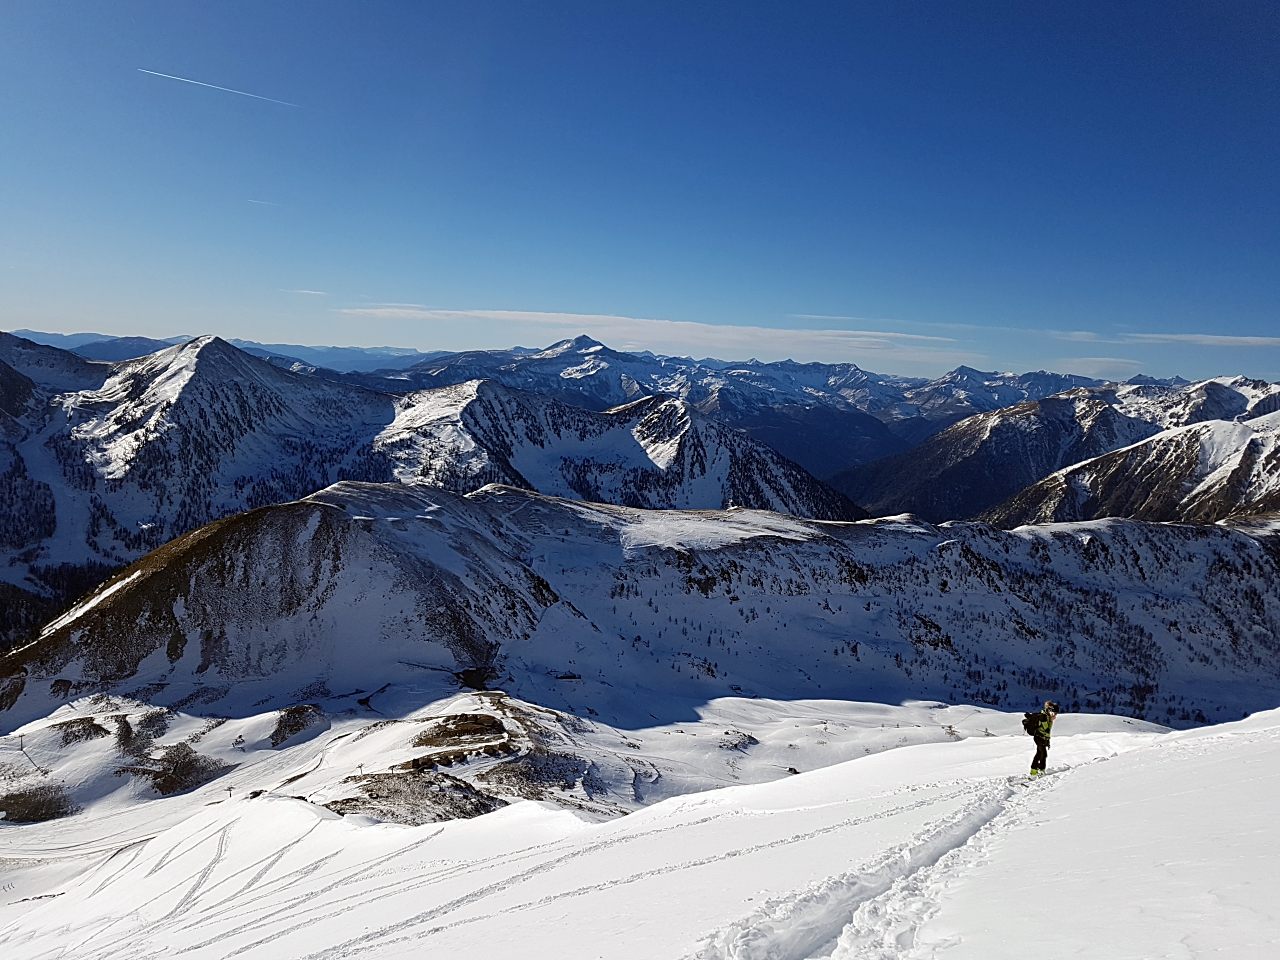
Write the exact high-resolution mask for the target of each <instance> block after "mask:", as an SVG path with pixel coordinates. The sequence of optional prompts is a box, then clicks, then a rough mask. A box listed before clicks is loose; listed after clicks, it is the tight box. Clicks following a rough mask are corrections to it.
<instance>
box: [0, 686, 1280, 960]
mask: <svg viewBox="0 0 1280 960" xmlns="http://www.w3.org/2000/svg"><path fill="white" fill-rule="evenodd" d="M1029 745H1030V741H1029V740H1028V739H1027V738H1025V737H1010V736H1001V737H990V738H987V737H980V738H972V739H966V740H962V741H957V742H944V743H926V744H920V745H915V746H907V747H903V748H901V749H898V750H892V751H888V752H885V753H881V754H875V755H872V756H868V757H864V758H862V759H858V760H854V761H850V762H846V763H842V764H838V765H836V766H832V767H828V768H825V769H821V770H816V771H813V772H811V773H806V774H803V775H801V776H795V777H788V778H786V779H784V780H778V781H775V782H772V783H767V784H756V785H749V786H740V787H731V788H726V789H721V790H713V791H709V792H706V793H701V794H697V795H693V796H686V797H680V798H674V799H670V800H666V801H664V802H662V803H658V804H655V805H653V806H650V807H647V808H645V809H643V810H640V811H638V812H636V813H633V814H631V815H630V816H627V817H623V818H620V819H616V820H612V821H609V822H606V823H599V824H589V823H585V822H583V821H582V820H580V819H579V818H577V817H575V816H573V815H572V814H570V813H568V812H566V811H564V810H561V809H555V808H553V807H551V806H550V805H549V804H542V803H536V802H523V803H515V804H513V805H512V806H510V807H507V808H505V809H502V810H499V811H497V812H495V813H492V814H488V815H486V816H483V817H479V818H477V819H475V820H468V821H454V822H450V823H447V824H433V825H427V826H423V827H399V826H393V825H389V824H379V825H375V824H371V823H370V822H369V821H367V820H363V819H361V818H354V817H350V818H347V819H345V820H344V819H342V818H340V817H338V816H336V815H333V814H330V813H328V812H327V811H325V810H323V809H320V808H317V807H314V806H311V805H308V804H305V803H303V802H301V801H298V800H293V799H290V798H286V797H283V796H279V795H272V794H267V795H264V796H261V797H258V798H256V799H244V798H239V797H237V798H234V799H232V800H230V801H224V802H221V803H210V804H209V805H207V806H202V807H200V808H199V809H198V810H197V811H195V812H194V813H193V814H192V815H191V816H189V817H188V818H186V819H185V820H184V821H182V822H181V823H179V824H178V825H176V826H173V827H171V828H169V829H167V830H164V831H163V832H161V833H159V835H157V836H155V837H154V839H151V840H149V841H146V842H144V843H136V844H134V845H132V846H129V847H127V848H125V849H122V850H120V851H119V852H117V853H116V854H115V855H114V856H110V857H109V858H107V859H104V860H100V861H99V862H98V863H97V864H96V865H95V866H93V867H92V869H90V870H89V871H88V872H87V873H85V874H84V875H82V876H80V877H79V878H76V879H74V880H72V881H70V882H67V883H66V884H65V885H61V886H59V887H58V888H56V889H52V890H51V891H50V892H51V894H52V896H50V898H49V899H47V900H40V901H34V902H28V903H24V904H12V905H9V906H7V907H6V908H4V912H3V914H2V916H3V917H4V920H5V924H6V925H5V926H3V927H2V928H0V946H3V947H4V950H5V954H6V956H13V957H22V958H42V957H69V956H74V957H77V958H81V957H83V958H115V957H121V958H123V957H129V958H145V957H160V956H175V955H182V956H187V955H189V956H192V957H210V958H212V957H232V956H259V957H272V958H275V957H298V958H303V957H306V958H316V960H319V958H338V957H356V956H359V957H362V958H368V957H378V958H390V957H405V958H407V957H461V956H481V957H488V956H492V957H508V956H513V957H514V956H519V957H522V958H543V957H545V958H556V960H571V958H595V957H608V958H631V957H634V958H637V960H640V958H645V960H651V958H660V957H672V958H677V957H685V958H693V957H696V958H699V960H712V958H740V960H746V958H752V960H763V958H770V960H788V958H791V960H805V958H811V957H831V958H843V957H881V958H893V960H899V958H926V957H927V958H938V957H946V958H952V957H955V958H970V957H972V958H983V960H999V958H1003V957H1018V958H1019V960H1022V958H1025V957H1026V956H1027V955H1028V953H1029V952H1032V953H1034V954H1035V955H1037V956H1045V957H1071V956H1081V957H1108V958H1130V957H1132V958H1150V957H1179V958H1181V957H1188V958H1191V957H1200V956H1210V955H1215V956H1230V957H1232V958H1252V957H1258V958H1262V957H1272V956H1275V955H1276V954H1277V951H1278V950H1280V915H1278V913H1277V911H1276V909H1275V907H1274V903H1273V899H1272V897H1271V894H1272V893H1273V891H1274V890H1275V889H1276V888H1277V881H1280V867H1277V866H1276V864H1275V862H1274V859H1273V858H1272V857H1271V856H1270V852H1271V851H1272V849H1273V847H1274V843H1273V842H1270V841H1271V840H1272V838H1274V826H1273V807H1274V803H1273V797H1274V795H1275V794H1276V791H1277V787H1280V773H1277V763H1276V761H1277V759H1280V711H1272V712H1269V713H1265V714H1259V715H1256V716H1255V717H1253V718H1251V719H1249V720H1246V721H1242V722H1239V723H1235V724H1228V725H1223V726H1219V727H1209V728H1204V729H1201V730H1197V731H1191V732H1183V733H1172V734H1167V735H1151V734H1128V733H1122V732H1101V733H1085V734H1080V735H1078V736H1065V737H1060V738H1059V739H1058V740H1057V741H1056V742H1055V744H1054V747H1053V750H1052V751H1051V753H1050V766H1051V770H1055V771H1058V772H1056V773H1054V774H1053V775H1051V776H1049V777H1046V778H1044V779H1041V780H1037V781H1028V780H1027V779H1026V778H1025V777H1023V776H1021V773H1022V771H1023V770H1025V768H1026V767H1027V761H1028V759H1029V756H1030V750H1029V749H1028V747H1029ZM16 829H21V828H5V829H4V831H0V842H2V841H3V840H4V839H6V835H7V834H8V832H9V831H10V830H16Z"/></svg>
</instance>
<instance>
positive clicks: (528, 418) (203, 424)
mask: <svg viewBox="0 0 1280 960" xmlns="http://www.w3.org/2000/svg"><path fill="white" fill-rule="evenodd" d="M0 364H3V366H0V406H2V411H3V412H0V418H3V419H0V493H3V494H4V499H3V500H2V501H0V551H2V552H3V555H5V556H7V558H8V560H9V563H7V564H5V565H3V566H2V567H0V595H3V597H4V599H5V604H4V610H5V612H4V615H3V617H0V631H2V633H0V641H3V640H12V639H16V638H18V637H21V636H24V635H25V634H26V633H28V632H29V631H30V630H31V629H32V628H34V627H35V626H36V625H38V623H40V622H43V620H46V619H48V618H49V617H50V616H52V615H53V611H54V610H55V609H57V608H58V605H59V604H63V605H65V603H66V602H67V601H69V600H70V599H72V598H73V597H74V596H75V595H77V594H78V593H79V592H81V591H82V590H84V589H87V588H88V587H90V586H92V585H93V584H95V583H97V582H99V581H100V579H101V577H102V576H104V575H105V574H106V573H108V572H109V571H110V570H111V569H113V568H114V567H116V566H119V565H120V564H123V563H127V562H129V561H132V560H134V559H136V558H138V557H140V556H142V555H143V554H144V553H146V552H147V551H148V550H151V549H154V548H155V547H157V546H159V545H160V544H162V543H165V542H167V541H168V540H170V539H172V538H173V537H174V536H177V535H179V534H182V533H185V532H187V531H189V530H192V529H194V528H196V527H198V526H200V525H202V524H204V523H208V522H209V521H211V520H214V519H217V518H219V517H223V516H228V515H230V514H233V513H236V512H239V511H242V510H245V509H251V508H253V507H257V506H262V505H265V504H271V503H281V502H287V501H290V500H293V499H296V498H298V497H302V496H305V495H307V494H308V493H311V492H313V491H315V490H319V489H321V488H323V487H325V486H327V485H328V484H330V483H332V482H334V481H337V480H340V479H357V480H371V481H390V480H395V479H397V478H399V479H401V480H404V481H406V482H427V483H438V484H442V485H444V486H446V487H448V488H449V489H452V490H455V491H457V492H467V491H469V490H474V489H476V488H477V487H479V486H482V485H484V484H485V483H487V482H490V481H492V480H501V481H502V482H505V483H510V484H514V485H517V486H525V487H532V486H534V485H535V484H544V485H549V486H548V492H552V493H556V494H561V495H564V496H571V497H590V498H595V499H600V498H604V499H610V500H616V502H620V503H628V504H634V505H642V506H670V507H712V508H718V507H722V506H725V505H727V504H728V503H730V502H736V503H739V504H742V505H745V506H751V507H759V508H766V509H775V510H781V511H785V512H789V513H796V514H801V515H806V516H816V517H822V518H827V519H854V518H856V517H859V516H862V515H863V514H861V513H860V512H859V511H858V509H857V508H856V507H855V506H854V505H853V504H851V503H850V502H849V501H848V500H847V499H845V498H844V497H843V496H842V495H841V494H838V493H836V492H834V491H832V490H830V489H829V488H827V487H824V486H823V485H822V484H820V483H818V482H817V481H816V480H814V479H813V478H812V477H810V476H809V475H807V474H806V473H805V472H804V471H803V470H801V469H800V468H798V467H796V466H795V465H794V464H792V463H790V462H788V461H786V460H784V459H783V458H781V457H779V456H778V455H777V454H775V453H774V452H773V451H772V450H770V449H769V448H767V447H765V446H763V445H761V444H758V443H756V442H754V441H752V440H751V439H750V438H748V437H746V436H744V435H742V434H740V433H736V432H734V431H730V430H728V429H726V428H724V427H723V426H721V425H719V424H714V423H708V422H706V421H705V420H704V418H702V417H700V416H699V415H698V414H697V413H696V412H694V411H693V410H691V409H690V408H689V407H688V406H687V405H686V404H683V403H682V402H681V401H678V400H658V399H654V400H648V401H645V402H643V403H641V404H639V405H632V406H630V407H628V408H627V409H626V410H625V411H620V412H617V413H593V412H590V411H586V410H583V409H582V408H580V407H566V406H564V405H562V404H558V403H556V402H555V401H553V400H550V399H547V398H540V397H533V396H529V395H523V394H520V393H519V392H518V391H511V390H505V389H504V388H501V387H496V386H481V385H477V384H470V385H463V386H459V387H456V388H450V389H449V390H448V391H446V394H447V395H443V396H436V395H435V394H434V393H433V392H431V391H425V392H418V393H415V394H412V395H411V396H408V397H399V398H397V397H393V396H391V395H389V394H384V393H377V392H375V391H372V390H368V389H366V388H363V387H359V386H351V385H349V384H340V383H334V382H330V381H326V380H323V379H318V378H315V377H308V376H302V375H298V374H295V373H291V372H289V371H287V370H282V369H280V368H278V367H276V366H274V365H272V364H271V363H269V362H266V361H264V360H260V359H258V358H255V357H252V356H250V355H248V354H246V353H244V352H242V351H240V350H238V349H236V348H235V347H232V346H231V345H230V344H227V343H225V342H223V341H221V340H218V339H216V338H211V337H206V338H201V339H198V340H193V341H190V342H189V343H185V344H181V345H178V346H175V347H170V348H168V349H166V350H163V351H160V352H158V353H155V354H151V355H149V356H146V357H144V358H142V359H140V360H134V361H128V362H124V363H117V364H108V363H94V362H90V361H87V360H85V359H83V358H81V357H79V356H77V355H75V354H71V353H68V352H66V351H62V350H59V349H56V348H52V347H46V346H41V345H37V344H35V343H32V342H30V341H26V340H23V339H21V338H17V337H11V336H9V335H7V334H0ZM504 418H505V419H504ZM522 471H523V473H522ZM0 645H2V644H0Z"/></svg>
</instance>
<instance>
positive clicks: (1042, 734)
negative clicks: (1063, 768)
mask: <svg viewBox="0 0 1280 960" xmlns="http://www.w3.org/2000/svg"><path fill="white" fill-rule="evenodd" d="M1057 715H1058V705H1057V704H1056V703H1054V702H1053V701H1052V700H1046V701H1045V702H1044V709H1043V710H1042V711H1040V712H1039V713H1028V714H1026V715H1025V716H1024V717H1023V720H1022V727H1023V729H1024V730H1026V731H1027V733H1029V734H1031V736H1032V737H1034V738H1035V741H1036V755H1035V757H1034V758H1033V759H1032V761H1031V776H1033V777H1038V776H1040V775H1041V774H1042V773H1044V767H1045V764H1046V763H1048V761H1049V736H1050V734H1052V733H1053V718H1054V717H1056V716H1057Z"/></svg>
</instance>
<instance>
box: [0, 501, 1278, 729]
mask: <svg viewBox="0 0 1280 960" xmlns="http://www.w3.org/2000/svg"><path fill="white" fill-rule="evenodd" d="M1275 574H1276V570H1275V560H1274V557H1273V554H1272V552H1271V550H1270V549H1269V541H1268V540H1266V539H1265V538H1264V539H1259V538H1258V536H1254V535H1249V534H1246V533H1244V532H1239V531H1234V530H1230V529H1226V528H1213V527H1193V526H1186V527H1183V526H1166V525H1152V524H1142V523H1134V522H1127V521H1115V522H1102V523H1095V524H1084V525H1074V526H1072V525H1065V526H1047V527H1040V528H1024V529H1021V530H1018V531H1014V532H1011V533H1003V532H999V531H996V530H993V529H992V528H990V527H987V526H985V525H981V524H973V525H965V524H958V525H951V526H947V527H943V528H935V527H931V526H928V525H926V524H922V523H916V522H907V521H882V522H862V523H853V524H833V523H820V522H815V521H801V520H798V519H795V518H791V517H784V516H780V515H778V514H772V513H764V512H756V511H745V510H730V511H724V512H661V511H643V510H632V509H627V508H621V507H612V506H605V505H600V504H587V503H581V502H576V501H568V500H557V499H552V498H548V497H543V496H539V495H537V494H532V493H528V492H525V491H520V490H515V489H511V488H505V487H487V488H485V489H483V490H481V491H480V492H478V493H476V494H472V495H470V496H468V497H458V496H455V495H452V494H448V493H446V492H444V491H441V490H433V489H431V488H427V487H409V486H403V485H396V484H390V485H369V484H356V483H343V484H338V485H336V486H334V487H331V488H329V489H328V490H325V491H323V492H321V493H319V494H315V495H313V496H312V497H309V498H307V499H306V500H304V501H301V502H299V503H295V504H288V505H282V506H278V507H269V508H263V509H261V510H258V511H253V512H250V513H246V514H242V515H239V516H236V517H232V518H229V519H227V520H223V521H219V522H218V523H215V524H212V525H210V526H208V527H204V528H202V529H201V530H199V531H196V532H195V533H193V534H191V535H189V536H187V537H185V538H182V539H180V540H178V541H175V542H173V543H171V544H168V545H166V546H165V547H162V548H161V549H160V550H158V551H156V552H154V553H153V554H151V555H149V556H148V557H146V558H145V559H144V560H142V561H140V562H139V563H138V564H136V565H135V566H133V567H131V568H128V569H127V570H125V571H124V572H122V573H121V574H119V575H118V576H117V577H116V578H114V579H113V580H112V581H110V582H109V583H108V584H106V585H105V586H104V587H103V588H101V589H100V590H99V591H97V592H96V593H94V594H92V595H91V596H89V597H87V598H85V599H84V600H83V601H82V602H81V603H80V604H79V605H77V606H76V607H75V608H74V609H72V610H71V611H69V612H68V613H67V614H65V615H64V616H62V617H60V618H59V619H58V620H56V621H54V622H53V623H51V624H50V625H48V626H47V627H46V628H45V630H44V631H43V633H42V635H41V638H40V640H39V641H38V642H36V643H34V644H32V645H30V646H28V647H26V648H23V649H20V650H17V651H15V652H14V653H11V654H9V655H8V656H7V657H5V658H3V659H0V678H3V679H0V709H3V710H4V711H6V712H4V713H0V723H3V724H4V725H5V727H6V728H12V726H13V725H14V724H17V723H22V722H27V721H29V720H32V719H35V718H37V717H41V716H45V715H47V714H48V713H49V712H50V711H51V710H53V709H54V708H56V706H57V705H58V704H60V703H62V702H64V701H65V699H66V698H68V697H75V696H83V695H86V694H89V693H95V692H119V693H130V692H132V693H133V695H138V696H143V699H146V700H147V701H148V702H152V703H155V704H157V705H160V706H177V705H181V704H190V703H197V702H199V703H205V704H208V705H210V707H211V708H216V709H217V710H220V711H223V712H229V714H228V715H230V714H237V713H238V714H243V713H244V712H246V711H248V712H256V711H255V710H249V708H250V707H251V706H262V705H267V706H271V707H280V708H283V707H286V706H290V705H292V704H294V703H297V702H299V700H302V699H306V698H307V697H309V696H312V694H309V693H306V692H304V691H317V692H316V693H315V694H314V695H315V696H322V697H330V696H338V695H339V694H342V695H344V696H345V697H346V699H347V700H350V701H351V703H349V704H345V705H344V708H345V706H352V707H354V706H355V701H356V700H358V699H359V698H360V697H363V696H365V695H366V693H367V692H368V691H374V690H379V689H381V688H382V687H383V686H384V685H386V684H392V685H395V684H400V683H404V682H406V678H409V677H413V676H416V675H417V674H418V673H420V672H421V671H434V672H437V673H440V674H441V675H444V676H448V675H450V674H454V673H457V674H459V675H461V676H463V677H464V678H465V679H467V681H468V682H471V683H472V684H473V685H478V684H479V683H482V682H486V683H488V684H491V685H494V684H496V685H498V686H501V687H502V688H503V689H505V690H507V692H509V693H511V694H512V695H513V696H516V697H519V698H521V699H524V700H527V701H530V702H535V703H541V704H543V705H545V706H549V707H554V708H557V709H563V710H566V711H568V712H570V713H574V714H577V715H579V716H581V715H584V712H585V713H586V714H588V715H596V716H599V717H600V718H601V719H602V720H604V721H606V722H610V723H615V722H616V723H629V722H633V721H634V720H635V719H636V718H637V717H638V716H639V717H643V716H647V715H648V712H649V711H648V710H646V709H645V707H644V706H643V704H644V701H645V697H646V696H647V693H646V691H660V692H661V694H662V696H663V697H666V696H669V695H678V696H681V697H685V698H689V699H692V700H706V699H710V698H713V697H717V696H730V695H734V694H737V693H743V694H745V695H748V696H749V695H752V694H759V695H762V696H771V697H775V698H785V699H796V698H812V697H836V698H840V699H854V700H875V701H880V702H898V701H900V700H902V699H904V698H908V697H914V698H933V699H942V700H953V699H954V700H955V701H970V702H972V701H977V702H985V703H990V704H992V705H1003V704H1011V703H1014V704H1020V703H1025V702H1027V701H1031V702H1035V701H1036V700H1037V699H1038V698H1041V697H1043V696H1045V695H1050V694H1052V695H1053V696H1055V697H1056V698H1057V699H1060V700H1062V701H1064V702H1065V703H1067V704H1068V705H1070V706H1072V707H1073V708H1078V709H1091V710H1108V711H1112V712H1122V713H1127V714H1131V715H1134V716H1139V717H1147V718H1151V719H1156V720H1159V721H1161V722H1167V723H1170V724H1172V725H1185V724H1190V723H1193V722H1207V721H1210V720H1217V719H1227V718H1230V717H1232V716H1239V714H1240V712H1241V711H1248V710H1255V709H1258V708H1260V707H1263V706H1266V705H1267V704H1268V702H1269V700H1270V698H1271V697H1272V696H1274V695H1275V694H1276V693H1277V691H1280V667H1277V662H1278V661H1277V657H1276V654H1277V652H1280V651H1278V650H1277V644H1278V643H1280V641H1278V640H1277V637H1280V587H1277V583H1280V579H1278V578H1277V577H1276V575H1275ZM356 690H359V691H364V692H361V693H359V695H358V696H357V694H356V693H353V692H352V691H356ZM591 711H595V713H594V714H591Z"/></svg>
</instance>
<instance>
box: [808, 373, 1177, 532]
mask: <svg viewBox="0 0 1280 960" xmlns="http://www.w3.org/2000/svg"><path fill="white" fill-rule="evenodd" d="M1158 429H1159V428H1158V427H1155V426H1153V425H1152V424H1149V423H1146V422H1144V421H1142V420H1137V419H1133V418H1130V417H1126V416H1125V415H1124V414H1123V413H1121V412H1120V410H1119V409H1117V408H1116V407H1115V406H1113V405H1112V404H1110V403H1107V402H1106V401H1104V400H1101V399H1097V398H1095V397H1093V396H1089V395H1088V394H1084V393H1083V392H1077V393H1076V394H1074V395H1073V394H1064V395H1061V396H1057V397H1049V398H1046V399H1044V400H1037V401H1032V402H1029V403H1020V404H1018V405H1017V406H1013V407H1007V408H1005V409H1002V410H996V411H993V412H991V413H984V414H980V415H978V416H976V417H970V418H969V419H967V420H962V421H960V422H959V423H957V424H954V425H953V426H950V427H948V428H947V429H946V430H943V431H942V432H941V433H938V434H935V435H934V436H932V437H930V438H929V439H927V440H925V441H924V442H923V443H921V444H920V445H919V446H916V447H914V448H912V449H911V450H909V451H907V452H906V453H902V454H898V455H897V456H893V457H887V458H886V459H884V460H878V461H876V462H875V463H870V464H866V465H865V466H862V467H857V468H855V469H853V470H849V471H846V472H844V473H841V474H837V475H836V476H835V477H833V478H832V480H831V482H832V485H833V486H835V487H836V488H837V489H840V490H843V491H844V492H845V493H847V494H849V496H850V497H856V498H858V499H859V502H861V503H864V504H865V505H866V507H867V509H868V510H870V511H871V512H872V513H873V514H875V515H877V516H892V515H894V514H899V513H914V514H916V515H918V516H920V517H923V518H924V519H926V520H930V521H932V522H935V523H941V522H943V521H945V520H956V519H964V518H968V517H974V516H977V515H978V514H979V513H981V512H982V511H983V510H986V509H987V508H989V507H992V506H994V505H995V504H997V503H999V502H1000V501H1002V500H1004V499H1005V498H1007V497H1009V496H1011V495H1013V494H1014V493H1017V492H1018V491H1019V490H1022V489H1023V488H1024V487H1027V486H1029V485H1030V484H1033V483H1035V482H1036V481H1037V480H1039V479H1041V478H1042V477H1044V476H1045V475H1046V474H1048V473H1051V472H1052V471H1054V470H1057V469H1058V468H1060V467H1061V466H1063V465H1064V464H1068V463H1076V462H1078V461H1080V460H1084V459H1086V458H1087V457H1091V456H1096V455H1098V454H1100V453H1106V452H1108V451H1111V450H1114V449H1116V448H1117V447H1121V446H1124V445H1126V444H1129V443H1134V442H1135V441H1137V440H1141V439H1143V438H1144V437H1148V436H1150V435H1151V434H1153V433H1155V432H1156V431H1157V430H1158Z"/></svg>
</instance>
